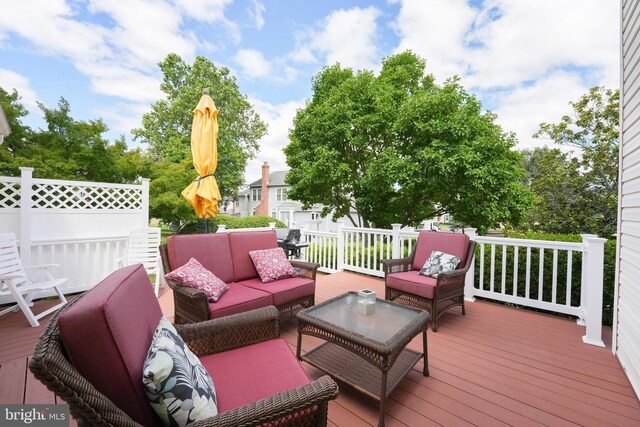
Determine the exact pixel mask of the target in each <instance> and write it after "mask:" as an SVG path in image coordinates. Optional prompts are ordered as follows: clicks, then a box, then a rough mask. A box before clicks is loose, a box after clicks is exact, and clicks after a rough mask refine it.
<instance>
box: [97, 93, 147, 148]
mask: <svg viewBox="0 0 640 427" xmlns="http://www.w3.org/2000/svg"><path fill="white" fill-rule="evenodd" d="M149 110H150V109H149V105H148V104H136V103H118V104H116V105H114V106H111V107H107V108H100V109H97V110H96V111H95V113H96V114H98V115H99V116H100V117H102V118H103V119H104V120H105V121H106V122H107V123H109V130H111V131H115V132H118V133H120V134H125V135H128V134H129V132H131V129H133V128H138V127H140V123H142V116H143V115H144V114H145V113H146V112H148V111H149ZM128 143H129V145H131V141H128Z"/></svg>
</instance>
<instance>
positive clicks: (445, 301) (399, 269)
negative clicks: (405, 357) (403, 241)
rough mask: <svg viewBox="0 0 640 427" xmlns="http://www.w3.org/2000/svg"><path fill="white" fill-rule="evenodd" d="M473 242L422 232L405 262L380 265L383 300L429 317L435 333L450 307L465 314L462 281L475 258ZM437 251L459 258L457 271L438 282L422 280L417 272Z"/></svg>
mask: <svg viewBox="0 0 640 427" xmlns="http://www.w3.org/2000/svg"><path fill="white" fill-rule="evenodd" d="M475 249H476V242H474V241H472V240H469V236H467V235H466V234H454V233H445V232H434V231H421V232H420V234H419V235H418V240H417V241H416V245H415V247H414V248H413V251H412V252H411V254H410V255H409V257H408V258H400V259H385V260H382V261H380V262H381V263H382V265H383V268H384V273H385V275H384V285H385V299H387V300H389V301H394V302H397V303H400V304H405V305H408V306H411V307H416V308H421V309H423V310H427V311H429V313H430V314H431V322H432V323H431V329H432V330H433V331H434V332H437V330H438V318H440V316H442V314H444V312H445V311H446V310H448V309H450V308H452V307H455V306H461V307H462V314H463V315H464V314H465V311H464V278H465V275H466V274H467V271H468V270H469V267H470V266H471V261H472V260H473V255H474V254H475ZM434 250H436V251H440V252H444V253H447V254H451V255H455V256H457V257H459V258H460V263H459V264H458V267H457V268H456V269H455V270H453V271H450V272H446V273H440V274H439V275H438V277H437V278H433V277H427V276H422V275H420V274H419V272H420V269H421V268H422V266H423V265H424V263H425V261H426V260H427V259H428V258H429V256H430V255H431V252H432V251H434Z"/></svg>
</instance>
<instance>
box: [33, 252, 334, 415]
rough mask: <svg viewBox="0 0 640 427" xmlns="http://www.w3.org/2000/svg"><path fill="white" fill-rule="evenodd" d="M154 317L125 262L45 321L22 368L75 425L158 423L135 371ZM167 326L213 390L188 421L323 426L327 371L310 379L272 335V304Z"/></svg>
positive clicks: (138, 268)
mask: <svg viewBox="0 0 640 427" xmlns="http://www.w3.org/2000/svg"><path fill="white" fill-rule="evenodd" d="M161 316H162V312H161V310H160V306H159V304H158V302H157V299H156V298H155V295H154V293H153V291H152V288H151V286H150V283H149V279H148V276H147V274H146V271H145V270H144V268H143V267H142V265H140V264H138V265H133V266H129V267H125V268H123V269H121V270H118V271H116V272H114V273H113V274H111V275H110V276H109V277H107V278H106V279H105V280H103V281H102V282H101V283H100V284H98V285H97V286H96V287H95V288H93V289H92V290H91V291H89V292H88V293H86V294H85V295H83V296H82V297H80V298H78V299H76V300H75V301H74V302H72V303H71V304H69V305H67V306H66V307H64V308H62V309H61V310H60V311H59V312H58V313H57V314H56V315H55V316H54V317H53V319H51V321H50V322H49V324H48V326H47V327H46V329H45V330H44V332H43V334H42V336H41V337H40V340H39V342H38V344H37V345H36V349H35V352H34V355H33V358H32V360H31V361H30V363H29V367H30V369H31V371H32V372H33V374H34V376H35V377H36V378H37V379H39V380H40V381H42V382H43V383H44V384H46V385H47V387H48V388H49V389H50V390H52V391H54V392H55V393H56V394H57V395H58V396H60V397H61V398H62V399H64V400H65V401H66V402H67V403H69V405H70V410H71V414H72V415H73V416H74V418H76V419H77V420H78V421H79V424H88V425H97V426H140V425H145V426H155V425H160V419H159V418H158V417H157V416H156V414H155V412H154V411H153V410H152V408H151V405H150V404H149V402H148V400H147V398H146V396H145V392H144V388H143V385H142V370H143V363H144V360H145V357H146V355H147V351H148V348H149V346H150V343H151V340H152V337H153V334H154V331H155V329H156V327H157V325H158V323H159V320H160V318H161ZM176 329H177V331H178V333H179V334H180V335H181V336H182V338H183V339H184V341H185V342H186V343H187V345H188V346H189V348H190V349H191V350H192V351H193V352H194V353H195V354H196V356H197V357H198V358H199V359H200V361H201V362H202V364H203V365H204V367H205V368H206V370H207V371H208V372H209V373H210V374H211V376H212V378H213V381H214V383H215V387H216V393H217V402H218V415H216V416H214V417H211V418H208V419H206V420H201V421H198V422H196V423H194V424H191V425H193V426H205V425H207V426H209V425H210V426H253V425H270V424H273V425H317V426H322V425H326V422H327V405H328V401H329V400H331V399H334V398H335V397H336V396H337V393H338V389H337V386H336V384H335V382H333V380H331V379H330V378H329V377H328V376H324V377H321V378H319V379H318V380H315V381H312V380H310V379H309V377H308V376H307V374H306V372H305V371H304V369H302V367H301V365H300V363H299V362H298V361H297V359H296V358H295V355H294V354H293V352H292V351H291V349H290V348H289V346H288V344H287V343H286V342H285V341H284V340H283V339H281V338H278V336H279V329H278V311H277V310H276V309H275V308H274V307H267V308H261V309H259V310H253V311H249V312H246V313H242V314H239V315H233V316H228V317H225V318H223V319H216V320H211V321H207V322H203V323H196V324H189V325H176Z"/></svg>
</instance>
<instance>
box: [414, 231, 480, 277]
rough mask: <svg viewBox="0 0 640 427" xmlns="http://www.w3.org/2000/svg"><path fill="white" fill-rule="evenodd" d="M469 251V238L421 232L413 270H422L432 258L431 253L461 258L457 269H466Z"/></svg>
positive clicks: (435, 232) (453, 234) (445, 233)
mask: <svg viewBox="0 0 640 427" xmlns="http://www.w3.org/2000/svg"><path fill="white" fill-rule="evenodd" d="M467 250H469V236H467V235H466V234H456V233H447V232H437V231H421V232H420V234H419V236H418V242H417V243H416V253H415V257H414V258H413V265H412V268H413V270H420V269H421V268H422V266H423V265H424V263H425V262H426V261H427V259H429V257H430V256H431V252H433V251H440V252H444V253H446V254H449V255H455V256H457V257H458V258H460V264H458V267H457V269H461V268H464V265H465V262H466V260H467Z"/></svg>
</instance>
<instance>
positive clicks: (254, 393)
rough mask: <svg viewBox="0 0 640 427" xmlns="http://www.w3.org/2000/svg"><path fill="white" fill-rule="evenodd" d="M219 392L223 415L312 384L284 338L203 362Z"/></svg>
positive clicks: (202, 360) (240, 349)
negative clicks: (283, 392) (280, 393)
mask: <svg viewBox="0 0 640 427" xmlns="http://www.w3.org/2000/svg"><path fill="white" fill-rule="evenodd" d="M200 361H201V362H202V364H203V365H204V367H205V368H206V369H207V371H209V373H210V374H211V377H212V378H213V382H214V383H215V385H216V390H217V391H218V394H217V397H218V410H219V411H220V412H224V411H228V410H230V409H234V408H239V407H241V406H243V405H246V404H248V403H251V402H255V401H257V400H261V399H264V398H267V397H269V396H272V395H274V394H276V393H279V392H282V391H287V390H290V389H292V388H296V387H300V386H303V385H305V384H309V382H310V379H309V376H308V375H307V374H306V372H305V371H304V369H302V366H300V363H298V361H297V360H296V358H295V356H294V354H293V352H292V351H291V349H290V348H289V345H288V344H287V342H286V341H285V340H284V339H282V338H277V339H273V340H269V341H264V342H261V343H258V344H253V345H250V346H247V347H242V348H238V349H236V350H230V351H225V352H223V353H218V354H212V355H210V356H205V357H203V358H201V359H200Z"/></svg>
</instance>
